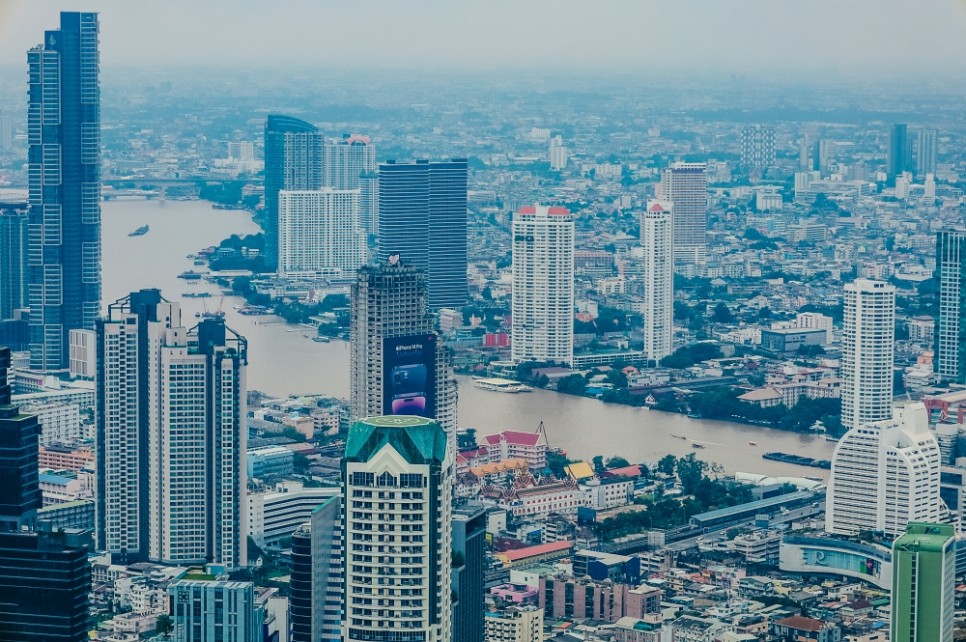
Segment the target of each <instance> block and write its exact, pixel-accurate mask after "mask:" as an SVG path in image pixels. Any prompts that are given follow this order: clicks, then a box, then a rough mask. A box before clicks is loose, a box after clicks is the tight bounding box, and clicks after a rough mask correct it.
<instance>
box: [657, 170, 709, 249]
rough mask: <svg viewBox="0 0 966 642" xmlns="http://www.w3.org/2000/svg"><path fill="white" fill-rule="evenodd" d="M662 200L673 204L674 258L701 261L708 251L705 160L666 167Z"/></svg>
mask: <svg viewBox="0 0 966 642" xmlns="http://www.w3.org/2000/svg"><path fill="white" fill-rule="evenodd" d="M661 192H662V195H661V197H662V199H664V200H668V201H671V202H672V203H673V204H674V237H673V238H674V260H675V262H676V263H685V264H688V263H702V262H704V259H705V257H706V256H707V252H708V245H707V238H706V232H707V229H708V175H707V166H706V165H705V163H674V164H672V165H671V166H670V167H668V168H667V169H665V170H664V176H663V181H662V183H661Z"/></svg>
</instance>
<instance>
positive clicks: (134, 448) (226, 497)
mask: <svg viewBox="0 0 966 642" xmlns="http://www.w3.org/2000/svg"><path fill="white" fill-rule="evenodd" d="M97 354H98V359H97V363H98V373H97V375H98V376H97V397H98V404H97V413H96V425H97V439H96V442H95V445H96V448H95V451H96V463H97V491H96V500H97V532H96V536H97V548H98V549H99V550H105V551H108V552H110V553H111V554H112V555H114V556H117V557H116V559H115V561H116V562H119V563H132V562H136V561H145V560H151V561H155V562H161V563H167V564H179V563H180V564H193V563H206V562H211V563H217V564H223V565H225V566H227V567H228V568H239V567H242V566H245V565H246V564H247V555H246V542H247V539H246V537H245V528H244V521H243V520H244V514H245V505H244V497H245V492H246V487H247V475H246V467H245V453H246V451H247V448H246V443H247V439H248V430H247V426H246V420H245V417H246V414H247V413H246V407H245V404H246V394H247V393H246V385H245V367H246V364H247V360H248V345H247V342H246V341H245V339H244V337H242V336H240V335H238V334H236V333H234V332H233V331H231V330H230V329H228V328H226V327H225V323H224V320H222V319H202V320H201V322H200V323H199V324H198V325H197V326H195V327H194V328H192V329H191V330H188V329H187V328H186V327H185V326H184V325H183V324H182V322H181V308H180V306H179V305H178V304H177V303H171V302H169V301H166V300H164V299H163V298H162V297H161V292H160V291H159V290H141V291H139V292H132V293H131V294H130V295H129V296H127V297H124V298H123V299H119V300H118V301H116V302H115V303H113V304H111V305H110V306H108V314H107V317H105V318H103V319H100V320H98V322H97Z"/></svg>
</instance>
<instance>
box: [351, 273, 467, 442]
mask: <svg viewBox="0 0 966 642" xmlns="http://www.w3.org/2000/svg"><path fill="white" fill-rule="evenodd" d="M350 334H351V336H352V345H351V347H350V349H351V352H350V360H349V363H350V368H351V373H350V416H351V419H352V420H358V419H363V418H365V417H374V416H378V415H390V414H418V415H420V416H425V417H429V418H432V419H436V420H437V421H438V422H439V424H440V425H441V426H442V427H443V428H444V429H445V430H446V431H447V432H448V433H450V434H451V436H452V440H453V447H454V448H455V446H456V380H455V378H454V376H453V370H452V366H451V363H452V362H451V355H450V351H449V349H448V348H446V347H444V346H443V344H442V342H441V341H439V340H438V337H437V336H436V333H435V331H434V330H433V322H432V319H431V317H430V315H429V308H428V304H427V290H426V274H425V272H423V271H422V270H420V269H417V268H416V267H414V266H412V265H408V264H405V263H403V262H402V261H399V260H396V259H394V260H392V261H391V262H389V263H386V264H384V265H381V266H378V267H364V268H362V269H361V270H359V272H358V274H357V277H356V281H355V283H354V284H353V286H352V301H351V319H350Z"/></svg>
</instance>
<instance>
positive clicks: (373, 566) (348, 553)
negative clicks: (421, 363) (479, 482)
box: [342, 416, 454, 642]
mask: <svg viewBox="0 0 966 642" xmlns="http://www.w3.org/2000/svg"><path fill="white" fill-rule="evenodd" d="M452 452H453V451H452V449H450V448H449V447H448V439H447V435H446V433H445V432H444V430H443V429H442V428H441V427H440V426H439V424H437V423H436V422H434V421H431V420H429V419H424V418H422V417H414V416H402V417H401V416H389V417H374V418H370V419H364V420H361V421H358V422H356V423H355V424H354V425H353V426H352V428H351V429H350V431H349V436H348V439H347V440H346V449H345V457H344V458H343V460H342V461H343V463H342V466H343V468H342V475H343V484H344V488H345V508H344V510H343V520H344V521H343V533H344V537H345V546H344V551H345V563H344V566H343V568H344V569H345V577H346V583H345V608H344V625H343V640H344V642H363V641H366V640H372V639H381V640H391V639H419V640H424V641H425V642H450V641H451V635H452V632H451V620H452V589H451V583H452V557H453V555H452V551H451V548H452V528H451V522H452V513H451V511H452V497H453V468H454V461H453V455H452ZM377 587H378V588H377ZM376 590H379V591H381V592H380V593H378V594H377V593H375V591H376Z"/></svg>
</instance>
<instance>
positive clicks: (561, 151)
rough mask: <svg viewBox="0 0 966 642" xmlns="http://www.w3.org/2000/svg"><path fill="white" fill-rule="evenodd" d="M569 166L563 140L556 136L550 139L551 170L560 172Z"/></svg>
mask: <svg viewBox="0 0 966 642" xmlns="http://www.w3.org/2000/svg"><path fill="white" fill-rule="evenodd" d="M566 166H567V148H566V147H564V144H563V138H562V137H560V136H554V137H553V138H551V139H550V169H551V170H553V171H555V172H559V171H560V170H562V169H563V168H564V167H566Z"/></svg>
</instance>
